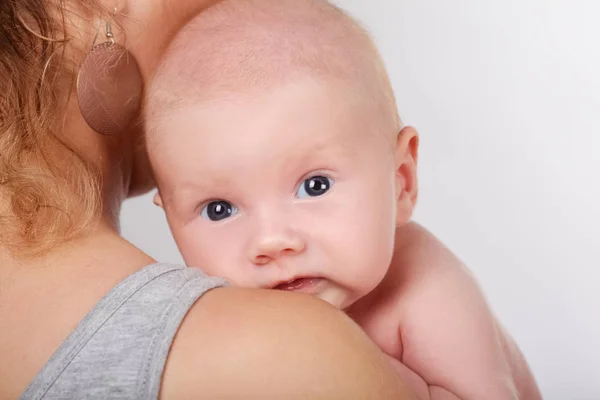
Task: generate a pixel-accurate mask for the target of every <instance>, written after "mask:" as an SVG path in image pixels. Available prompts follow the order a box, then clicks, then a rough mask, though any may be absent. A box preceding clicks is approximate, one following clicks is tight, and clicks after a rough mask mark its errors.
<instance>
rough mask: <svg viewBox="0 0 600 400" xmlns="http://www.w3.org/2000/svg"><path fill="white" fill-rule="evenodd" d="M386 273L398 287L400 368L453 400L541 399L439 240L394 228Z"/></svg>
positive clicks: (472, 283)
mask: <svg viewBox="0 0 600 400" xmlns="http://www.w3.org/2000/svg"><path fill="white" fill-rule="evenodd" d="M391 268H392V269H393V271H395V273H396V274H397V276H398V277H399V282H401V285H400V287H399V290H400V295H399V298H400V300H399V302H398V306H399V308H400V309H399V319H400V326H401V338H402V346H403V348H404V353H403V357H402V362H403V363H405V364H406V365H407V366H408V367H409V368H410V369H411V370H413V371H415V372H416V373H417V374H418V375H419V376H421V377H423V379H424V380H425V381H426V382H427V383H428V384H429V385H430V386H432V385H433V386H438V387H440V388H442V389H444V390H447V391H449V392H451V393H453V394H455V395H456V396H458V397H459V398H491V397H486V396H489V390H490V387H492V388H493V391H494V393H496V396H497V397H494V398H498V399H508V398H516V397H517V396H518V394H520V395H522V396H523V397H522V398H526V399H538V398H539V396H538V395H539V392H537V387H536V385H535V381H534V380H533V377H532V375H531V373H530V371H529V369H528V366H527V363H526V362H525V360H524V359H523V357H522V355H521V354H520V351H519V350H518V348H517V347H516V345H515V344H514V342H513V341H512V339H511V338H510V335H509V334H508V333H507V332H506V331H505V330H504V329H502V327H501V324H500V323H499V322H498V320H497V319H496V317H495V316H494V314H493V312H492V310H491V309H490V307H489V305H488V303H487V300H486V298H485V295H484V293H483V291H482V290H481V288H480V287H479V284H478V283H477V281H476V279H475V278H474V276H473V274H472V273H471V272H470V271H469V270H468V269H467V267H466V266H465V265H464V264H463V263H462V262H461V260H460V259H459V258H458V257H457V256H455V255H454V254H453V253H452V252H451V251H450V250H449V249H448V248H447V247H446V246H444V245H443V244H442V243H441V241H440V240H439V239H437V238H436V237H435V236H434V235H432V234H431V233H429V232H428V231H427V230H426V229H425V228H423V227H421V226H419V225H417V224H414V223H411V224H409V225H407V226H405V227H403V228H400V229H399V230H398V232H397V237H396V248H395V254H394V259H393V262H392V266H391ZM392 275H393V274H390V276H392ZM427 354H428V355H429V356H427V357H424V356H423V355H427ZM458 365H460V366H461V368H459V369H457V368H456V367H457V366H458ZM517 393H518V394H517Z"/></svg>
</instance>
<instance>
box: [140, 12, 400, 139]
mask: <svg viewBox="0 0 600 400" xmlns="http://www.w3.org/2000/svg"><path fill="white" fill-rule="evenodd" d="M302 77H311V78H317V79H331V80H339V81H346V82H350V83H351V84H352V85H353V87H356V89H357V91H359V94H360V95H361V96H368V98H369V104H373V105H374V106H375V107H374V109H375V110H377V111H378V112H379V113H380V115H378V121H380V122H382V124H381V127H382V129H384V130H390V131H394V132H395V133H397V132H398V130H399V128H400V120H399V117H398V112H397V108H396V101H395V98H394V94H393V91H392V88H391V85H390V81H389V78H388V75H387V73H386V71H385V68H384V65H383V62H382V60H381V57H380V55H379V53H378V51H377V49H376V47H375V45H374V44H373V41H372V40H371V37H370V36H369V34H368V33H367V32H366V31H365V29H364V28H363V27H362V26H361V25H360V24H359V23H358V22H357V21H355V20H354V19H353V18H352V17H350V16H349V15H348V14H346V13H345V12H344V11H342V10H341V9H339V8H338V7H336V6H334V5H332V4H331V3H329V2H328V1H324V0H223V1H220V2H218V3H217V4H215V5H214V6H212V7H210V8H209V9H207V10H205V11H203V12H202V13H200V14H199V15H198V16H196V17H195V18H193V19H192V20H191V21H190V22H189V23H188V24H187V25H186V26H184V27H183V28H182V29H181V31H180V32H179V33H178V34H177V35H176V36H175V38H174V40H173V41H172V43H171V45H170V46H169V47H168V48H167V50H166V52H165V54H164V55H163V57H162V60H161V63H160V65H159V67H158V69H157V72H156V74H155V76H154V77H153V79H152V82H151V85H150V87H149V90H148V92H147V97H146V98H147V100H146V106H145V120H146V123H147V128H148V130H149V132H150V133H151V132H152V130H153V126H154V123H156V122H158V121H160V119H161V117H163V116H165V115H166V113H168V112H169V111H171V110H173V109H174V108H177V107H179V106H182V105H186V104H188V103H194V102H201V101H205V100H210V99H214V98H219V99H223V98H235V96H236V95H239V94H240V93H243V92H247V91H252V90H265V89H268V88H269V87H273V86H274V85H278V84H282V83H285V82H287V81H290V80H292V79H296V78H302Z"/></svg>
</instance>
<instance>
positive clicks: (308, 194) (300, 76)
mask: <svg viewBox="0 0 600 400" xmlns="http://www.w3.org/2000/svg"><path fill="white" fill-rule="evenodd" d="M145 124H146V126H147V131H148V136H147V146H148V151H149V154H150V158H151V162H152V165H153V168H154V171H155V176H156V179H157V183H158V187H159V194H157V197H156V199H155V201H156V202H157V203H158V204H159V205H161V206H162V207H163V208H164V210H165V212H166V215H167V219H168V222H169V225H170V228H171V230H172V232H173V235H174V238H175V240H176V242H177V245H178V246H179V249H180V251H181V253H182V255H183V257H184V259H185V261H186V263H187V264H188V265H194V266H199V267H201V268H202V269H203V270H205V271H206V272H207V273H209V274H211V275H218V276H223V277H225V278H227V279H228V280H229V281H230V282H231V283H232V284H233V285H238V286H243V287H257V288H267V289H278V290H289V291H297V292H303V293H308V294H312V295H315V296H318V297H320V298H321V299H323V300H325V301H327V302H329V303H330V304H332V305H333V306H335V307H338V308H339V309H342V310H344V311H345V312H347V314H348V315H350V316H351V317H352V318H353V319H354V320H355V321H356V322H357V323H358V324H359V325H360V326H361V327H362V328H363V329H364V331H365V332H366V333H367V334H368V335H369V336H370V337H371V339H372V340H373V341H374V342H375V343H376V344H377V345H378V346H379V347H380V348H381V350H382V351H383V352H384V353H385V354H386V355H387V356H389V358H390V361H391V362H392V363H393V364H394V366H395V367H396V368H397V370H398V373H399V374H401V376H402V377H403V379H405V380H406V381H408V382H409V383H410V384H411V385H412V387H413V388H414V390H415V392H416V393H417V395H418V396H419V398H421V399H457V398H458V399H473V400H481V399H499V400H500V399H502V400H504V399H516V398H522V399H538V398H540V395H539V392H538V390H537V387H536V385H535V382H534V380H533V378H532V376H531V374H530V372H529V370H528V367H527V364H526V362H525V361H524V360H523V358H522V356H521V354H520V352H519V350H518V349H517V347H516V345H515V344H514V343H513V342H512V340H511V339H510V337H509V336H508V335H507V334H506V333H505V332H504V331H503V330H502V328H501V327H500V325H499V323H498V322H497V321H496V320H495V318H494V317H493V316H492V313H491V312H490V310H489V308H488V306H487V305H486V302H485V300H484V298H483V295H482V294H481V292H480V290H479V288H478V287H477V285H476V283H475V282H474V280H473V278H472V277H471V276H470V275H469V273H468V272H467V271H466V270H465V269H464V268H463V267H462V266H461V265H460V262H459V261H458V260H457V259H456V258H455V257H454V256H453V255H452V254H451V253H450V252H449V251H448V250H447V249H446V248H445V247H444V246H442V245H441V244H440V243H439V242H438V241H437V240H436V239H435V238H434V237H433V236H431V235H430V234H429V233H427V232H426V231H425V230H423V229H422V228H420V227H419V226H417V225H415V224H414V223H411V222H409V220H410V217H411V213H412V211H413V208H414V206H415V202H416V199H417V178H416V165H417V146H418V139H417V133H416V131H415V130H414V129H413V128H411V127H401V122H400V119H399V117H398V114H397V111H396V103H395V100H394V95H393V93H392V89H391V87H390V83H389V80H388V77H387V75H386V72H385V70H384V67H383V65H382V62H381V60H380V58H379V55H378V53H377V51H376V49H375V47H374V45H373V44H372V42H371V40H370V38H369V36H368V35H367V34H366V33H365V32H364V31H363V29H361V28H360V26H359V25H358V24H357V23H355V22H354V21H353V20H352V19H351V18H350V17H348V16H347V15H346V14H344V13H343V12H342V11H340V10H339V9H337V8H335V7H334V6H332V5H330V4H328V3H326V2H324V1H317V0H225V1H222V2H218V3H217V4H216V5H214V6H212V7H210V8H209V9H208V10H206V11H205V12H203V13H201V14H200V15H199V16H198V17H196V18H195V19H193V20H192V21H190V22H189V23H188V24H187V25H186V26H185V27H184V28H183V29H182V30H181V31H180V32H179V34H178V35H177V36H176V37H175V38H174V40H173V42H172V44H171V45H170V47H169V49H168V50H167V51H166V53H165V55H164V57H163V59H162V62H161V65H160V67H159V69H158V73H157V74H156V76H155V77H154V79H153V81H152V84H151V86H150V88H149V91H148V96H147V104H146V112H145Z"/></svg>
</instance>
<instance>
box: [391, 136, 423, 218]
mask: <svg viewBox="0 0 600 400" xmlns="http://www.w3.org/2000/svg"><path fill="white" fill-rule="evenodd" d="M418 150H419V134H418V133H417V131H416V129H415V128H413V127H410V126H407V127H404V128H402V130H401V131H400V133H399V134H398V139H397V142H396V153H395V159H396V198H397V202H398V209H397V212H396V225H397V226H401V225H404V224H406V223H407V222H408V221H409V220H410V217H411V215H412V212H413V210H414V208H415V205H416V203H417V194H418V185H417V157H418Z"/></svg>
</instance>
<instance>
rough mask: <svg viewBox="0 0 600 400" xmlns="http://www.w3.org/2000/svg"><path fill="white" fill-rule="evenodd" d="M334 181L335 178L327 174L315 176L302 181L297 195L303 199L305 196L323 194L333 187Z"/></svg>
mask: <svg viewBox="0 0 600 400" xmlns="http://www.w3.org/2000/svg"><path fill="white" fill-rule="evenodd" d="M333 183H334V182H333V179H331V178H327V177H326V176H313V177H311V178H308V179H306V180H305V181H304V182H302V184H301V185H300V187H299V188H298V191H297V192H296V197H297V198H299V199H302V198H305V197H318V196H322V195H324V194H325V193H327V192H328V191H329V189H331V187H332V186H333Z"/></svg>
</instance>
